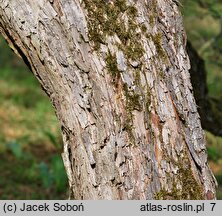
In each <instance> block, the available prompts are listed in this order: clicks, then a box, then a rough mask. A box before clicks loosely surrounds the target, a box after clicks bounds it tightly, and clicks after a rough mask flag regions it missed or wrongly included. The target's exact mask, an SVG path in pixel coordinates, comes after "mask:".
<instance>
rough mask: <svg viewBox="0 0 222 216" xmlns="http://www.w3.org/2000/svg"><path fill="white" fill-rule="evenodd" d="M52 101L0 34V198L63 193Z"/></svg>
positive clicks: (59, 141) (49, 196)
mask: <svg viewBox="0 0 222 216" xmlns="http://www.w3.org/2000/svg"><path fill="white" fill-rule="evenodd" d="M61 152H62V139H61V135H60V127H59V125H58V122H57V119H56V116H55V113H54V110H53V108H52V105H51V103H50V101H49V99H48V97H47V96H46V95H45V93H44V92H43V91H42V89H41V87H40V85H39V84H38V82H37V81H36V79H35V77H34V76H33V74H32V73H31V72H30V71H29V70H28V68H27V67H26V66H25V65H24V63H23V61H22V60H21V59H19V58H18V57H17V56H16V55H15V54H14V53H13V52H12V50H11V49H10V48H9V47H8V45H7V44H6V42H5V41H4V39H3V38H2V37H0V199H67V197H68V195H67V177H66V173H65V171H64V166H63V162H62V160H61V156H60V155H61Z"/></svg>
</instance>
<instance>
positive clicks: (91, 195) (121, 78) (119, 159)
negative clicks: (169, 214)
mask: <svg viewBox="0 0 222 216" xmlns="http://www.w3.org/2000/svg"><path fill="white" fill-rule="evenodd" d="M175 2H177V1H173V0H148V1H147V0H137V1H135V0H119V1H115V0H109V1H104V0H81V1H80V0H49V1H48V0H38V1H32V0H17V1H11V0H0V29H1V31H2V34H3V35H4V37H5V38H6V40H7V41H8V43H9V44H10V45H11V47H13V49H14V50H16V52H18V54H19V55H20V56H22V58H23V59H24V60H25V62H26V63H27V64H28V65H29V66H30V68H31V70H32V71H33V73H34V74H35V76H36V77H37V79H38V80H39V81H40V83H41V85H42V87H43V89H44V90H45V92H46V93H47V94H48V95H49V97H50V99H51V101H52V103H53V105H54V107H55V110H56V114H57V117H58V119H59V121H60V124H61V127H62V134H63V140H64V152H63V160H64V164H65V168H66V171H67V174H68V178H69V185H70V191H71V194H70V198H74V199H202V198H203V199H213V198H215V180H214V177H213V176H212V173H211V171H210V169H209V167H208V164H207V153H206V146H205V137H204V133H203V131H202V128H201V125H200V119H199V115H198V113H197V108H196V104H195V101H194V98H193V94H192V86H191V84H190V75H189V72H188V70H189V59H188V56H187V53H186V51H185V45H186V37H185V33H184V29H183V24H182V18H181V14H180V12H179V11H178V7H177V5H176V3H175Z"/></svg>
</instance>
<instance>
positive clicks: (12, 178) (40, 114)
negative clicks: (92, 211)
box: [0, 0, 222, 199]
mask: <svg viewBox="0 0 222 216" xmlns="http://www.w3.org/2000/svg"><path fill="white" fill-rule="evenodd" d="M181 3H182V7H181V10H182V13H183V16H184V23H185V28H186V31H187V35H188V40H189V41H190V43H191V44H192V46H193V48H194V50H195V51H196V52H197V54H198V55H199V57H200V58H201V59H202V60H203V67H204V68H205V70H206V74H207V80H206V81H207V82H206V83H207V88H208V95H207V96H208V98H209V100H211V101H214V102H215V101H216V103H214V104H216V105H217V106H216V108H215V109H214V111H218V113H219V114H218V115H217V116H219V117H220V116H221V121H220V122H222V112H221V113H220V107H221V105H222V71H221V70H222V2H221V0H181ZM194 61H195V59H194ZM218 107H219V108H218ZM217 119H219V118H217ZM219 120H220V119H219ZM213 126H214V125H213ZM215 127H219V126H218V125H217V124H215ZM219 129H220V128H219ZM220 130H221V129H220ZM205 131H206V137H207V149H208V155H209V161H210V166H211V168H212V170H213V172H214V174H215V176H216V179H217V181H218V183H219V187H218V189H217V198H218V199H222V137H221V135H220V134H219V133H217V132H215V131H218V130H212V131H211V132H210V131H207V130H205ZM61 152H62V139H61V135H60V127H59V125H58V122H57V119H56V116H55V113H54V110H53V108H52V105H51V103H50V101H49V99H48V98H47V96H46V95H45V94H44V92H43V91H42V90H41V87H40V85H39V84H38V82H37V81H36V80H35V77H34V76H33V75H32V73H31V72H30V71H29V70H28V68H27V67H26V66H25V65H24V63H23V61H22V60H21V59H19V58H18V57H16V56H15V54H14V53H13V52H12V51H11V50H10V48H9V47H8V45H7V44H6V42H5V41H4V39H3V38H2V37H1V36H0V199H66V198H67V197H68V195H67V188H68V184H67V177H66V173H65V171H64V167H63V162H62V160H61V156H60V155H61Z"/></svg>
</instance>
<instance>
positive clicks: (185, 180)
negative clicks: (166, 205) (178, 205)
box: [154, 152, 204, 200]
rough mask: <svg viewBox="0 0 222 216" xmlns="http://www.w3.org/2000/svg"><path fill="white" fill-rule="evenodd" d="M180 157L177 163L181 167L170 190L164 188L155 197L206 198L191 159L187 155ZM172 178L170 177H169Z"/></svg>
mask: <svg viewBox="0 0 222 216" xmlns="http://www.w3.org/2000/svg"><path fill="white" fill-rule="evenodd" d="M186 154H187V152H185V154H184V155H185V157H184V158H180V161H179V162H177V163H175V164H176V166H177V167H178V168H179V170H178V172H177V176H175V179H174V180H173V184H172V188H171V190H170V191H167V190H166V189H165V188H162V189H161V190H160V191H159V192H158V193H156V194H155V197H154V198H155V199H160V200H167V199H174V200H200V199H204V197H203V190H202V187H201V185H200V183H199V182H198V181H197V180H196V179H195V177H194V175H193V173H192V169H191V165H190V161H189V159H188V158H187V156H186ZM169 178H170V177H169ZM178 184H179V185H181V188H178V187H177V185H178Z"/></svg>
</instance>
